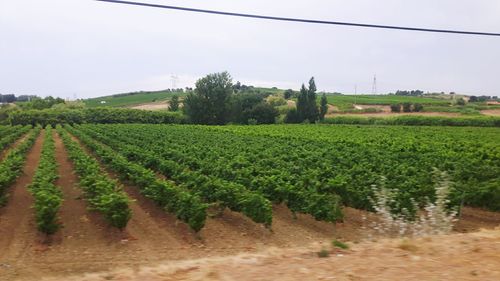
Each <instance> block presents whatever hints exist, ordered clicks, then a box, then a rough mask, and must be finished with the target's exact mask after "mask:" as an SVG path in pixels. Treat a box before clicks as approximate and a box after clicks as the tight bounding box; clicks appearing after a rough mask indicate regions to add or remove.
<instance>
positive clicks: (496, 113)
mask: <svg viewBox="0 0 500 281" xmlns="http://www.w3.org/2000/svg"><path fill="white" fill-rule="evenodd" d="M481 114H484V115H489V116H500V109H488V110H481Z"/></svg>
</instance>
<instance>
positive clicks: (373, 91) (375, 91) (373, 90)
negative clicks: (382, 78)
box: [372, 74, 377, 95]
mask: <svg viewBox="0 0 500 281" xmlns="http://www.w3.org/2000/svg"><path fill="white" fill-rule="evenodd" d="M372 94H373V95H376V94H377V74H375V75H373V84H372Z"/></svg>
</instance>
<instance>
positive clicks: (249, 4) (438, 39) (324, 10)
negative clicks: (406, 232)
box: [0, 0, 500, 98]
mask: <svg viewBox="0 0 500 281" xmlns="http://www.w3.org/2000/svg"><path fill="white" fill-rule="evenodd" d="M143 1H148V0H143ZM148 2H150V3H161V4H167V5H180V6H187V7H196V8H204V9H219V10H224V11H233V12H244V13H257V14H265V15H275V16H284V17H301V18H313V19H323V20H333V21H350V22H365V23H375V24H387V25H403V26H418V27H428V28H445V29H464V30H474V31H476V30H477V31H489V32H500V1H499V0H474V1H472V0H419V1H416V0H413V1H408V0H378V1H373V0H358V1H356V0H324V1H320V0H307V1H306V0H274V1H269V0H252V1H250V0H247V1H243V0H204V1H201V0H198V1H197V0H182V1H169V0H157V1H155V0H149V1H148ZM223 70H227V71H229V72H230V73H231V75H232V76H233V78H234V80H235V81H237V80H239V81H241V82H242V83H245V84H253V85H256V86H277V87H282V88H295V89H298V88H299V87H300V84H301V83H302V82H306V81H307V80H308V79H309V77H311V76H314V77H315V78H316V82H317V85H318V89H319V90H325V91H340V92H345V93H352V92H354V87H355V85H357V89H358V93H363V92H364V93H370V92H371V86H372V80H373V75H374V74H376V75H377V80H378V84H377V87H378V93H384V92H390V91H395V90H397V89H422V90H425V91H446V92H449V91H456V92H460V93H470V94H488V95H499V94H500V37H481V36H463V35H446V34H432V33H420V32H404V31H391V30H377V29H360V28H354V27H340V26H323V25H313V24H301V23H287V22H275V21H265V20H256V19H244V18H234V17H225V16H217V15H204V14H195V13H188V12H181V11H170V10H163V9H154V8H147V7H134V6H122V5H117V4H109V3H103V2H96V1H92V0H44V1H40V0H24V1H15V0H0V93H3V94H8V93H14V94H38V95H42V96H46V95H56V96H60V97H63V98H73V97H74V96H75V95H76V96H77V97H78V98H84V97H94V96H101V95H107V94H113V93H117V92H127V91H136V90H159V89H165V88H170V87H171V85H172V83H171V79H170V76H171V75H172V74H175V75H177V76H178V77H179V80H178V82H177V86H180V87H181V86H182V87H184V86H191V85H192V84H194V81H195V80H196V79H197V78H199V77H201V76H203V75H205V74H208V73H212V72H218V71H223Z"/></svg>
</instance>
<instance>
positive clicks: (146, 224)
mask: <svg viewBox="0 0 500 281" xmlns="http://www.w3.org/2000/svg"><path fill="white" fill-rule="evenodd" d="M54 136H55V145H56V158H57V161H58V163H59V164H60V165H59V174H60V175H61V177H60V178H59V179H58V181H57V184H58V185H59V186H60V187H61V189H62V191H63V194H64V202H63V205H62V207H61V209H60V219H61V222H62V223H63V225H64V227H63V228H62V229H61V230H60V231H59V232H58V233H57V234H56V235H55V236H54V237H52V238H51V239H50V240H47V239H46V238H45V237H43V236H42V235H39V234H37V232H36V226H35V221H34V211H33V210H32V209H31V208H30V206H32V203H33V199H32V197H31V194H30V193H29V192H28V191H27V189H26V186H27V185H28V184H29V183H30V181H31V178H32V177H33V174H34V172H35V169H36V166H37V164H38V160H39V156H40V152H41V146H42V140H43V135H41V136H40V137H39V138H38V139H37V141H36V143H35V145H34V147H33V149H32V150H31V151H30V152H29V154H28V156H27V157H28V158H27V164H26V165H25V167H24V170H23V174H22V176H21V177H20V178H19V179H18V180H17V182H16V183H15V185H14V186H13V187H12V188H11V190H10V199H9V202H8V204H7V206H5V207H4V208H1V209H0V249H1V250H0V280H40V278H41V277H51V278H56V279H54V280H68V279H67V278H66V277H67V276H68V275H81V274H84V273H89V272H103V271H109V270H114V269H116V268H128V270H133V271H137V270H138V269H139V268H142V267H144V266H149V265H152V264H165V261H169V262H168V263H169V264H170V263H171V262H172V264H176V265H182V263H175V262H173V261H179V260H188V259H201V258H207V257H223V256H230V255H238V254H240V253H247V254H244V255H246V256H250V257H251V256H252V255H249V254H248V253H253V254H254V253H261V252H266V253H268V252H269V249H270V248H279V249H282V250H277V251H278V252H280V253H281V251H285V252H286V249H289V248H296V247H304V246H307V245H311V244H314V243H316V244H317V243H319V242H323V243H326V242H325V241H331V239H332V238H337V239H342V240H344V241H356V242H357V241H362V240H363V239H364V238H366V237H367V230H366V229H364V226H368V223H369V222H370V221H371V220H372V219H373V215H372V214H369V213H367V212H364V211H360V210H355V209H350V208H346V210H345V214H346V219H345V222H344V223H339V224H336V225H333V224H329V223H324V222H317V221H315V220H314V219H313V218H311V217H309V216H306V215H299V216H298V218H297V219H294V218H293V216H292V214H291V212H290V211H289V210H288V209H287V208H286V207H284V206H275V207H274V210H273V211H274V216H273V226H272V232H271V231H269V230H268V229H265V228H264V227H262V226H261V225H257V224H255V223H253V222H252V221H251V220H250V219H248V218H246V217H244V216H242V215H241V214H239V213H234V212H230V211H225V212H224V213H223V215H222V216H221V217H216V218H209V219H208V220H207V224H206V226H205V228H204V229H203V230H202V231H201V232H200V233H199V234H194V233H193V232H192V231H190V230H189V229H188V227H187V226H186V225H185V224H183V223H180V222H178V221H177V220H176V219H175V217H174V216H172V215H169V214H167V213H165V212H164V211H163V210H161V209H160V208H158V207H157V206H156V205H155V204H153V203H152V202H151V201H149V200H147V199H145V198H144V197H142V196H141V195H140V194H139V193H138V191H137V189H135V188H134V187H133V186H125V190H126V191H127V193H128V195H129V196H130V197H131V198H132V199H134V200H133V201H132V203H131V208H132V211H133V217H132V219H131V220H130V222H129V224H128V226H127V228H126V229H125V230H124V231H123V232H120V231H118V230H116V229H113V228H111V227H108V226H107V224H106V223H105V222H104V220H103V219H102V217H101V216H100V215H99V214H97V213H95V212H92V211H88V210H87V207H86V206H87V205H86V203H85V201H84V200H82V199H81V192H80V190H79V189H78V178H77V177H76V176H75V175H74V174H73V166H72V164H71V162H70V161H69V160H68V155H67V153H66V151H65V149H64V147H63V144H62V142H61V139H60V138H59V137H58V136H57V134H55V133H54ZM111 176H113V175H112V174H111ZM363 215H365V216H367V217H368V220H367V221H364V220H363V219H362V217H363ZM498 225H500V213H492V212H487V211H482V210H476V209H470V208H466V209H465V210H464V213H463V215H462V220H461V221H460V222H459V223H458V224H457V226H456V231H458V232H469V231H476V230H478V229H479V228H480V227H486V228H494V227H495V226H498ZM315 247H316V246H315ZM308 251H309V252H308V254H307V255H306V257H308V258H307V259H309V258H313V257H314V255H313V254H311V253H310V250H308ZM287 255H288V254H287ZM290 255H292V256H293V255H294V254H290ZM297 255H298V256H297V257H302V255H303V254H302V252H297ZM311 255H312V256H311ZM232 259H236V260H239V258H238V257H232V258H217V259H215V260H214V261H217V262H219V263H222V264H223V263H224V262H225V261H226V260H227V261H228V262H229V261H230V260H232ZM244 259H246V258H244ZM307 259H306V260H305V261H304V262H306V263H307V262H318V260H317V259H316V258H315V259H312V260H310V261H308V260H307ZM252 260H253V258H252ZM328 260H329V259H325V260H321V261H328ZM288 262H290V261H288ZM195 263H196V262H195ZM229 263H230V264H232V262H229ZM280 263H282V265H281V266H282V267H285V265H286V262H285V260H281V261H280V260H277V261H276V264H275V265H276V266H277V267H276V272H279V270H278V267H279V264H280ZM298 263H299V260H293V263H292V264H291V265H290V266H292V267H293V268H295V269H297V268H299V265H300V264H298ZM271 264H274V263H271ZM295 264H296V265H295ZM214 266H216V267H217V268H219V267H223V265H221V264H219V265H214ZM304 266H306V267H307V265H306V264H304ZM304 266H303V267H304ZM259 268H260V269H262V267H261V266H257V267H255V270H259ZM327 269H328V266H327V265H326V264H325V268H324V269H322V270H327ZM280 270H281V269H280ZM328 270H329V269H328ZM184 271H185V270H180V272H184ZM189 272H190V270H188V271H187V272H186V274H188V273H189ZM216 272H219V269H217V270H216ZM292 272H293V271H292ZM176 274H177V273H176ZM179 274H180V273H179ZM189 274H190V273H189ZM203 274H205V273H203ZM235 274H236V273H235ZM266 275H267V274H266ZM138 276H139V275H138ZM166 276H168V275H166ZM187 276H188V275H187ZM228 276H229V275H228ZM269 276H272V275H269ZM297 276H299V275H297ZM181 277H182V276H181V275H172V277H171V278H170V277H169V278H170V279H169V278H166V277H165V279H147V278H146V279H144V278H142V277H141V278H142V279H140V278H139V277H137V278H138V279H136V280H181ZM148 278H149V277H148ZM190 278H191V277H190ZM193 278H194V277H193ZM200 278H201V277H200ZM234 278H237V276H236V275H234V276H233V277H231V276H230V277H228V279H225V280H233V279H234ZM242 278H247V277H244V276H242ZM248 278H249V279H248ZM248 278H247V279H244V280H278V279H279V280H285V279H280V278H277V279H276V278H267V279H266V278H264V279H258V278H257V279H253V278H251V277H248ZM104 279H107V278H104ZM238 279H239V278H238ZM99 280H100V279H99ZM107 280H110V279H107ZM116 280H119V279H116ZM121 280H124V279H121ZM125 280H128V279H125ZM184 280H186V279H184ZM188 280H189V279H188ZM196 280H198V279H196ZM199 280H210V279H199ZM212 280H219V279H217V278H216V279H212ZM290 280H294V279H290ZM302 280H307V279H302ZM314 280H315V279H314ZM325 280H326V279H325ZM483 280H484V279H483Z"/></svg>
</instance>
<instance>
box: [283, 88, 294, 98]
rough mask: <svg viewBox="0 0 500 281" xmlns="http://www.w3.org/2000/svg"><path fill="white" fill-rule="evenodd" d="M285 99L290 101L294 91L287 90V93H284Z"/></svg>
mask: <svg viewBox="0 0 500 281" xmlns="http://www.w3.org/2000/svg"><path fill="white" fill-rule="evenodd" d="M283 97H284V98H285V99H286V100H287V99H290V98H291V97H293V90H292V89H288V90H286V91H285V92H283Z"/></svg>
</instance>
